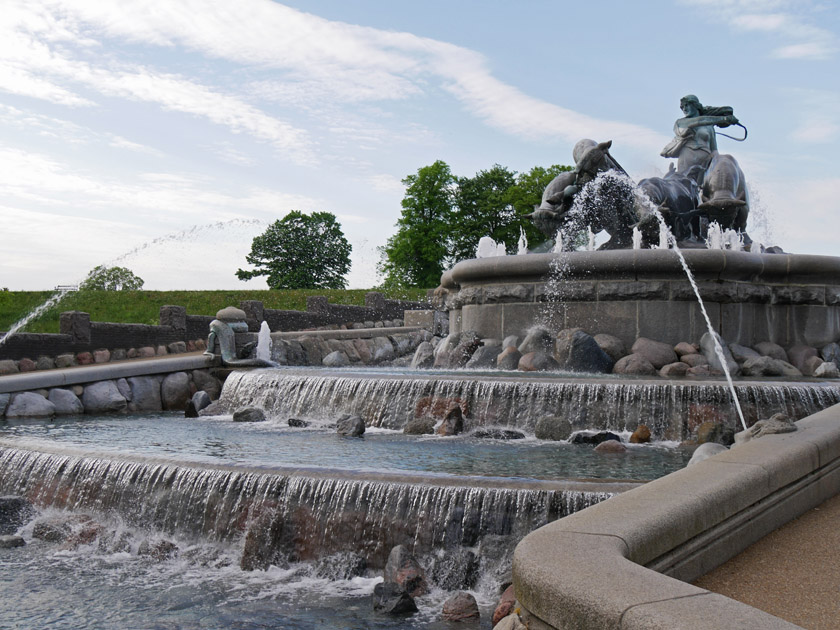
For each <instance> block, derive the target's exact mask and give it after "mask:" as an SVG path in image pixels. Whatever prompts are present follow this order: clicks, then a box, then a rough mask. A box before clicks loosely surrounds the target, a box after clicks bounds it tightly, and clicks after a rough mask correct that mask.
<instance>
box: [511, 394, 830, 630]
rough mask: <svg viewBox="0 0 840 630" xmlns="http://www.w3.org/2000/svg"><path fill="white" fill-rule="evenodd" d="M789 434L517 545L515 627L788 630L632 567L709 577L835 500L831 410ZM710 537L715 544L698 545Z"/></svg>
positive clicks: (633, 492) (728, 454)
mask: <svg viewBox="0 0 840 630" xmlns="http://www.w3.org/2000/svg"><path fill="white" fill-rule="evenodd" d="M797 426H798V428H799V430H798V431H796V432H794V433H788V434H781V435H770V436H765V437H762V438H758V439H753V440H751V441H750V442H747V443H745V444H742V445H739V446H738V447H736V448H735V449H731V450H729V451H727V452H724V453H721V454H719V455H717V456H715V457H711V458H709V459H707V460H705V461H703V462H700V463H698V464H696V465H693V466H691V467H690V468H685V469H683V470H680V471H677V472H675V473H672V474H670V475H667V476H665V477H662V478H660V479H658V480H656V481H652V482H649V483H647V484H645V485H644V486H641V487H639V488H636V489H635V490H631V491H630V492H627V493H623V494H621V495H619V496H617V497H613V498H611V499H609V500H607V501H604V502H601V503H599V504H597V505H595V506H592V507H590V508H587V509H586V510H583V511H581V512H577V513H575V514H572V515H570V516H568V517H566V518H563V519H561V520H559V521H555V522H553V523H550V524H549V525H546V526H544V527H542V528H540V529H538V530H536V531H535V532H533V533H531V534H529V535H528V536H526V537H525V538H524V539H523V540H522V542H520V544H519V545H518V546H517V548H516V552H515V554H514V585H515V589H516V594H517V598H518V599H519V601H520V603H521V604H522V606H523V609H524V611H526V616H527V615H534V616H535V617H536V618H537V619H539V620H541V621H542V622H544V623H545V624H548V625H546V626H545V627H548V628H551V627H553V628H589V627H615V628H628V629H647V628H686V629H694V628H696V629H698V630H699V629H701V628H709V627H727V628H755V629H756V630H758V629H762V630H764V629H767V628H779V629H781V628H796V627H797V626H795V625H793V624H790V623H788V622H785V621H783V620H781V619H778V618H776V617H774V616H772V615H769V614H767V613H765V612H762V611H759V610H757V609H755V608H752V607H750V606H747V605H745V604H741V603H739V602H736V601H734V600H731V599H728V598H725V597H722V596H719V595H714V594H712V593H709V592H708V591H705V590H703V589H699V588H698V587H694V586H691V585H689V584H687V583H685V582H681V581H679V580H676V579H675V578H672V577H669V576H667V575H663V574H661V573H657V572H656V571H654V570H651V569H649V568H646V567H645V566H643V565H645V564H648V565H656V564H657V562H656V560H657V558H660V559H661V558H665V559H668V558H672V559H673V558H674V557H676V558H677V559H678V561H679V562H682V561H685V562H687V563H689V564H691V565H692V566H693V567H695V569H696V568H697V567H703V568H706V569H710V568H713V567H714V566H717V565H719V564H721V563H723V562H725V561H726V560H728V559H729V558H731V557H732V556H734V555H735V554H737V553H739V552H740V551H742V550H743V549H744V548H746V547H747V546H749V545H750V544H752V543H753V542H755V540H757V539H758V538H760V537H761V536H763V535H764V534H766V533H767V532H768V531H772V529H773V528H774V527H778V526H780V525H782V524H783V523H785V522H787V521H789V520H790V519H792V518H795V517H796V516H798V515H799V514H801V513H803V512H804V511H806V510H808V509H810V508H811V507H814V506H815V505H818V504H819V503H820V502H822V501H823V500H825V499H826V498H829V497H830V496H833V495H835V494H837V493H838V491H840V474H837V470H838V467H840V405H835V406H834V407H831V408H829V409H827V410H824V411H822V412H819V413H817V414H814V415H812V416H809V417H808V418H805V419H803V420H801V421H799V422H798V423H797ZM754 519H755V525H759V526H758V527H756V526H754V524H753V523H754ZM713 528H717V530H716V532H717V533H715V534H714V536H715V537H716V538H715V537H713V538H712V539H708V535H709V533H710V532H712V531H713ZM704 535H705V536H706V538H704ZM704 539H705V540H708V542H707V543H702V542H701V541H703V540H704ZM681 549H684V551H683V552H682V556H686V554H687V556H686V557H685V558H683V559H682V560H680V559H679V558H680V557H681V551H680V550H681ZM661 562H662V560H660V563H661Z"/></svg>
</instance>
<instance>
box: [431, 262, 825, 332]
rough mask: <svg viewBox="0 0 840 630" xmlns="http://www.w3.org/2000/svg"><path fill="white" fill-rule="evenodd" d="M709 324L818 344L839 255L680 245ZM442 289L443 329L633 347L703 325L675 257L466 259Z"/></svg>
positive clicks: (698, 329) (449, 274) (700, 329)
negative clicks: (579, 338)
mask: <svg viewBox="0 0 840 630" xmlns="http://www.w3.org/2000/svg"><path fill="white" fill-rule="evenodd" d="M682 253H683V255H684V256H685V259H686V262H687V263H688V266H689V267H690V269H691V271H692V273H693V274H694V275H695V277H696V280H697V285H698V288H699V290H700V295H701V297H702V298H703V301H704V303H705V305H706V310H707V311H708V314H709V317H710V319H711V324H712V326H713V327H714V329H715V330H716V331H717V332H718V333H719V334H720V335H721V337H723V339H725V340H726V341H727V342H729V343H733V342H734V343H739V344H742V345H746V346H752V345H754V344H755V343H757V342H760V341H772V342H774V343H778V344H779V345H782V346H785V347H788V346H791V345H795V344H806V345H811V346H817V347H819V346H822V345H824V344H826V343H830V342H832V341H836V340H837V339H838V337H840V258H835V257H830V256H812V255H798V254H753V253H749V252H738V251H731V250H707V249H697V250H684V251H683V252H682ZM441 286H442V288H443V289H444V290H445V293H446V296H445V301H446V305H447V308H448V309H449V317H450V331H452V332H458V331H461V330H474V331H476V332H478V333H479V334H480V335H481V336H483V337H491V338H497V339H503V338H504V337H506V336H508V335H521V334H522V333H523V332H524V331H525V330H527V329H528V328H529V327H531V326H533V325H534V324H538V323H541V324H545V325H547V326H548V327H549V328H551V329H553V330H554V331H555V332H556V331H557V330H561V329H564V328H573V327H580V328H583V329H584V330H586V331H587V332H589V333H590V334H593V335H594V334H597V333H609V334H612V335H615V336H616V337H619V338H620V339H622V341H624V342H625V343H627V344H632V343H633V342H634V341H635V340H636V339H637V338H638V337H648V338H651V339H656V340H658V341H664V342H666V343H671V344H676V343H679V342H680V341H697V340H699V339H700V337H701V336H702V335H703V334H704V333H705V332H706V331H707V328H706V323H705V321H704V319H703V317H702V314H701V311H700V306H699V304H698V303H697V298H696V296H695V294H694V292H693V290H692V288H691V285H690V283H689V281H688V280H687V279H686V276H685V272H684V271H683V269H682V266H681V264H680V261H679V258H678V256H677V254H676V253H675V252H673V251H670V250H658V249H654V250H642V249H638V250H613V251H597V252H566V253H562V254H529V255H527V256H499V257H493V258H481V259H475V260H466V261H462V262H460V263H458V264H457V265H455V266H454V267H453V268H452V269H451V270H449V271H447V272H446V273H445V274H444V275H443V277H442V279H441Z"/></svg>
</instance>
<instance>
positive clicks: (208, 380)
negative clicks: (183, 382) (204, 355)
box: [192, 344, 278, 400]
mask: <svg viewBox="0 0 840 630" xmlns="http://www.w3.org/2000/svg"><path fill="white" fill-rule="evenodd" d="M274 345H278V344H274ZM192 379H193V383H195V387H196V389H200V390H202V391H205V392H207V394H208V396H210V400H217V399H218V398H219V395H220V394H221V393H222V382H221V381H220V380H219V379H217V378H216V377H215V376H213V375H212V374H210V372H208V371H207V370H193V371H192Z"/></svg>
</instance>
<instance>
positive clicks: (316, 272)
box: [236, 210, 352, 289]
mask: <svg viewBox="0 0 840 630" xmlns="http://www.w3.org/2000/svg"><path fill="white" fill-rule="evenodd" d="M351 249H352V248H351V246H350V243H349V242H347V239H346V238H345V236H344V233H343V232H342V231H341V225H339V223H338V221H336V218H335V215H334V214H332V213H330V212H313V213H312V214H310V215H306V214H303V213H302V212H300V211H298V210H292V211H291V212H290V213H289V214H287V215H286V216H285V217H283V218H282V219H280V220H279V221H275V222H274V223H272V224H271V225H270V226H268V229H267V230H266V231H265V232H264V233H263V234H261V235H260V236H257V237H255V238H254V241H253V242H252V243H251V253H250V254H248V255H247V256H246V257H245V260H247V261H248V263H249V264H251V265H254V266H255V267H256V269H255V270H254V271H244V270H242V269H239V270H237V272H236V277H237V278H239V279H240V280H250V279H251V278H255V277H257V276H268V278H267V282H268V286H269V288H271V289H343V288H345V287H346V286H347V281H346V280H345V279H344V276H345V275H346V274H347V272H348V271H350V251H351Z"/></svg>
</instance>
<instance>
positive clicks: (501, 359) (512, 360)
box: [496, 346, 522, 370]
mask: <svg viewBox="0 0 840 630" xmlns="http://www.w3.org/2000/svg"><path fill="white" fill-rule="evenodd" d="M521 358H522V353H521V352H519V350H517V349H516V348H514V347H513V346H507V347H506V348H505V349H504V350H502V352H501V353H500V354H499V356H497V357H496V367H497V368H499V369H500V370H515V369H517V368H518V367H519V360H520V359H521Z"/></svg>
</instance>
